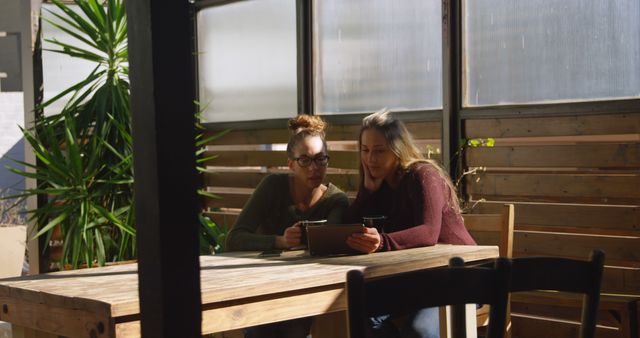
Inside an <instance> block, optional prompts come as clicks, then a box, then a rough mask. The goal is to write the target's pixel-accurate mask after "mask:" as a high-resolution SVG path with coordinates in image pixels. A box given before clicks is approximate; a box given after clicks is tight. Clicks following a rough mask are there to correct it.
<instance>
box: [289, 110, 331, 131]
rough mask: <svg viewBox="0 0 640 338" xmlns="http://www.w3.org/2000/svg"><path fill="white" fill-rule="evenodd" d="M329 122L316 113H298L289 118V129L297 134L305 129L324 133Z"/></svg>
mask: <svg viewBox="0 0 640 338" xmlns="http://www.w3.org/2000/svg"><path fill="white" fill-rule="evenodd" d="M326 126H327V123H326V122H324V121H323V120H322V118H320V116H315V115H306V114H302V115H298V116H296V117H293V118H291V119H289V130H291V132H292V133H293V134H294V135H295V134H297V133H299V132H301V131H303V130H308V131H310V132H315V133H323V132H324V129H325V127H326Z"/></svg>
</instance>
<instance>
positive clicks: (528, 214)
mask: <svg viewBox="0 0 640 338" xmlns="http://www.w3.org/2000/svg"><path fill="white" fill-rule="evenodd" d="M503 205H504V202H481V203H478V204H477V206H476V208H475V209H474V211H473V212H474V213H481V214H482V213H487V214H488V213H497V212H500V210H501V209H502V208H503ZM515 219H516V229H518V226H519V225H522V224H526V225H539V226H548V227H549V229H548V230H549V231H553V228H557V227H573V228H584V229H603V230H611V231H618V232H619V233H628V234H637V233H638V232H639V231H640V207H639V206H608V205H583V204H546V203H515Z"/></svg>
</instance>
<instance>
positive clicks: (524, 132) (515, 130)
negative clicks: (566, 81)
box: [465, 112, 640, 138]
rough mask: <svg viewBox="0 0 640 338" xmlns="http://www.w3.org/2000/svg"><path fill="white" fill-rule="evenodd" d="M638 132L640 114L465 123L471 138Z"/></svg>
mask: <svg viewBox="0 0 640 338" xmlns="http://www.w3.org/2000/svg"><path fill="white" fill-rule="evenodd" d="M638 130H640V112H638V113H632V114H619V115H613V114H611V115H609V114H608V115H575V116H567V117H535V118H505V119H479V120H466V121H465V131H466V133H467V137H468V138H486V137H494V138H498V137H538V136H566V135H608V134H637V133H638Z"/></svg>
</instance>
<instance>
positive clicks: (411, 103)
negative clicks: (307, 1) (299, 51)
mask: <svg viewBox="0 0 640 338" xmlns="http://www.w3.org/2000/svg"><path fill="white" fill-rule="evenodd" d="M314 9H315V18H314V24H315V27H314V34H315V35H314V50H315V51H316V54H315V55H316V56H317V57H316V59H315V60H314V63H315V64H314V68H315V69H314V71H315V75H316V77H315V89H314V90H315V110H316V112H318V113H322V114H344V113H352V112H366V111H373V110H378V109H380V108H382V107H387V108H389V109H394V110H402V109H406V110H411V109H426V108H427V109H428V108H439V107H441V106H442V84H441V83H442V29H441V23H440V22H441V19H440V13H441V5H440V1H438V0H404V1H398V0H378V1H371V0H351V1H344V0H318V1H316V2H315V8H314Z"/></svg>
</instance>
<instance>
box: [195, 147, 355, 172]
mask: <svg viewBox="0 0 640 338" xmlns="http://www.w3.org/2000/svg"><path fill="white" fill-rule="evenodd" d="M210 155H215V156H216V158H215V159H212V160H209V161H207V162H206V163H205V165H207V166H228V167H242V166H256V167H286V166H287V152H286V151H211V152H206V154H205V156H210ZM329 156H330V160H329V167H330V168H341V169H358V165H359V157H358V153H357V152H355V151H336V150H334V151H330V152H329Z"/></svg>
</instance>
